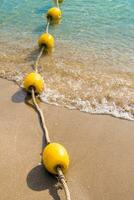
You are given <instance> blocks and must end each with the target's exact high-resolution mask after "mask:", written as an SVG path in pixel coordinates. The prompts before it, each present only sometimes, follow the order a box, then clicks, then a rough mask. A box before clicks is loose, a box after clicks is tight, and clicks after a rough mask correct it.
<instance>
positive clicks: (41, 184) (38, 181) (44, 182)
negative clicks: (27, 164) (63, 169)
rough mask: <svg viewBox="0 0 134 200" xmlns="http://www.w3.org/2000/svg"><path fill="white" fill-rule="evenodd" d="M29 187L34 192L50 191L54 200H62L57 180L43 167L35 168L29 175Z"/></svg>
mask: <svg viewBox="0 0 134 200" xmlns="http://www.w3.org/2000/svg"><path fill="white" fill-rule="evenodd" d="M26 181H27V185H28V187H29V188H30V189H32V190H34V191H43V190H48V192H49V194H50V195H51V196H52V198H53V199H54V200H60V197H59V195H58V187H57V186H56V184H57V180H56V178H55V177H53V176H52V175H51V174H49V173H48V172H47V171H46V170H45V168H44V167H43V165H38V166H36V167H34V168H33V169H32V170H31V171H30V172H29V173H28V175H27V179H26Z"/></svg>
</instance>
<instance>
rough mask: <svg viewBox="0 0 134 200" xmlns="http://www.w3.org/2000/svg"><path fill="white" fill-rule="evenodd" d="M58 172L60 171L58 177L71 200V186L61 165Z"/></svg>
mask: <svg viewBox="0 0 134 200" xmlns="http://www.w3.org/2000/svg"><path fill="white" fill-rule="evenodd" d="M57 173H58V179H59V180H60V182H61V183H62V185H63V189H64V191H65V195H66V200H71V196H70V192H69V188H68V185H67V182H66V180H65V176H64V174H63V172H62V170H61V168H60V167H57Z"/></svg>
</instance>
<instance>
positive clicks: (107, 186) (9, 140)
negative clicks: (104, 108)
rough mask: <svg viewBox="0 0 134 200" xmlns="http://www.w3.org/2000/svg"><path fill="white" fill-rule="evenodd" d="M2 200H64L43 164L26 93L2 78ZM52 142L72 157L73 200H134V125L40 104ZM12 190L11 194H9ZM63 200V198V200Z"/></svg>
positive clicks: (39, 138)
mask: <svg viewBox="0 0 134 200" xmlns="http://www.w3.org/2000/svg"><path fill="white" fill-rule="evenodd" d="M0 86H1V104H0V106H1V115H0V128H1V133H0V152H2V153H1V154H0V158H1V164H0V176H1V180H2V183H1V188H0V196H1V197H2V200H7V199H10V200H18V199H23V200H27V199H33V200H34V199H41V200H43V199H44V198H45V199H47V200H49V199H52V198H53V199H55V200H59V199H60V198H63V199H64V192H63V191H62V190H58V192H57V190H56V187H55V185H56V183H57V181H56V180H55V179H54V178H53V177H52V176H51V175H49V174H48V173H47V172H46V171H45V170H44V168H43V167H42V166H41V165H39V163H40V159H41V157H40V153H41V148H42V132H41V129H40V124H39V121H38V116H37V113H36V112H35V111H34V110H33V109H32V108H31V107H29V106H28V105H26V104H25V103H24V94H23V93H22V92H21V91H19V88H18V87H17V86H16V85H15V84H14V83H13V82H9V81H7V80H3V79H0ZM40 106H41V107H42V109H43V112H44V115H45V119H46V124H47V126H48V130H49V132H50V137H51V139H52V141H55V142H59V143H61V144H63V145H64V146H65V147H66V148H67V150H68V152H69V155H70V159H71V164H70V167H69V171H68V174H67V175H66V176H67V180H68V185H69V188H70V192H71V196H72V199H77V200H89V198H90V199H91V200H100V199H103V200H113V199H115V200H126V199H133V198H134V191H133V188H134V181H133V179H132V177H133V174H134V168H133V165H134V158H133V155H134V148H133V146H134V134H133V130H134V123H133V122H132V121H127V120H121V119H117V118H114V117H111V116H105V115H95V114H94V115H90V114H86V113H83V112H79V111H77V110H68V109H66V108H62V107H57V106H52V105H47V104H44V103H40ZM7 191H8V192H7ZM59 196H60V198H59Z"/></svg>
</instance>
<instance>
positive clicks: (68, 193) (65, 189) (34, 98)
mask: <svg viewBox="0 0 134 200" xmlns="http://www.w3.org/2000/svg"><path fill="white" fill-rule="evenodd" d="M31 92H32V101H33V104H34V106H35V108H36V110H37V112H38V114H39V117H40V121H41V126H42V130H43V134H44V135H45V138H46V142H47V145H48V144H50V143H51V141H50V137H49V133H48V129H47V126H46V123H45V119H44V115H43V112H42V110H41V109H40V107H39V105H38V103H37V101H36V97H35V91H34V89H33V88H32V90H31ZM57 173H58V180H59V181H60V183H61V184H62V185H63V189H64V191H65V195H66V200H71V197H70V192H69V188H68V185H67V183H66V180H65V176H64V174H63V172H62V170H61V168H60V167H57Z"/></svg>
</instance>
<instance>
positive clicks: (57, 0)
mask: <svg viewBox="0 0 134 200" xmlns="http://www.w3.org/2000/svg"><path fill="white" fill-rule="evenodd" d="M55 3H56V6H57V7H58V8H59V0H56V2H55Z"/></svg>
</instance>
